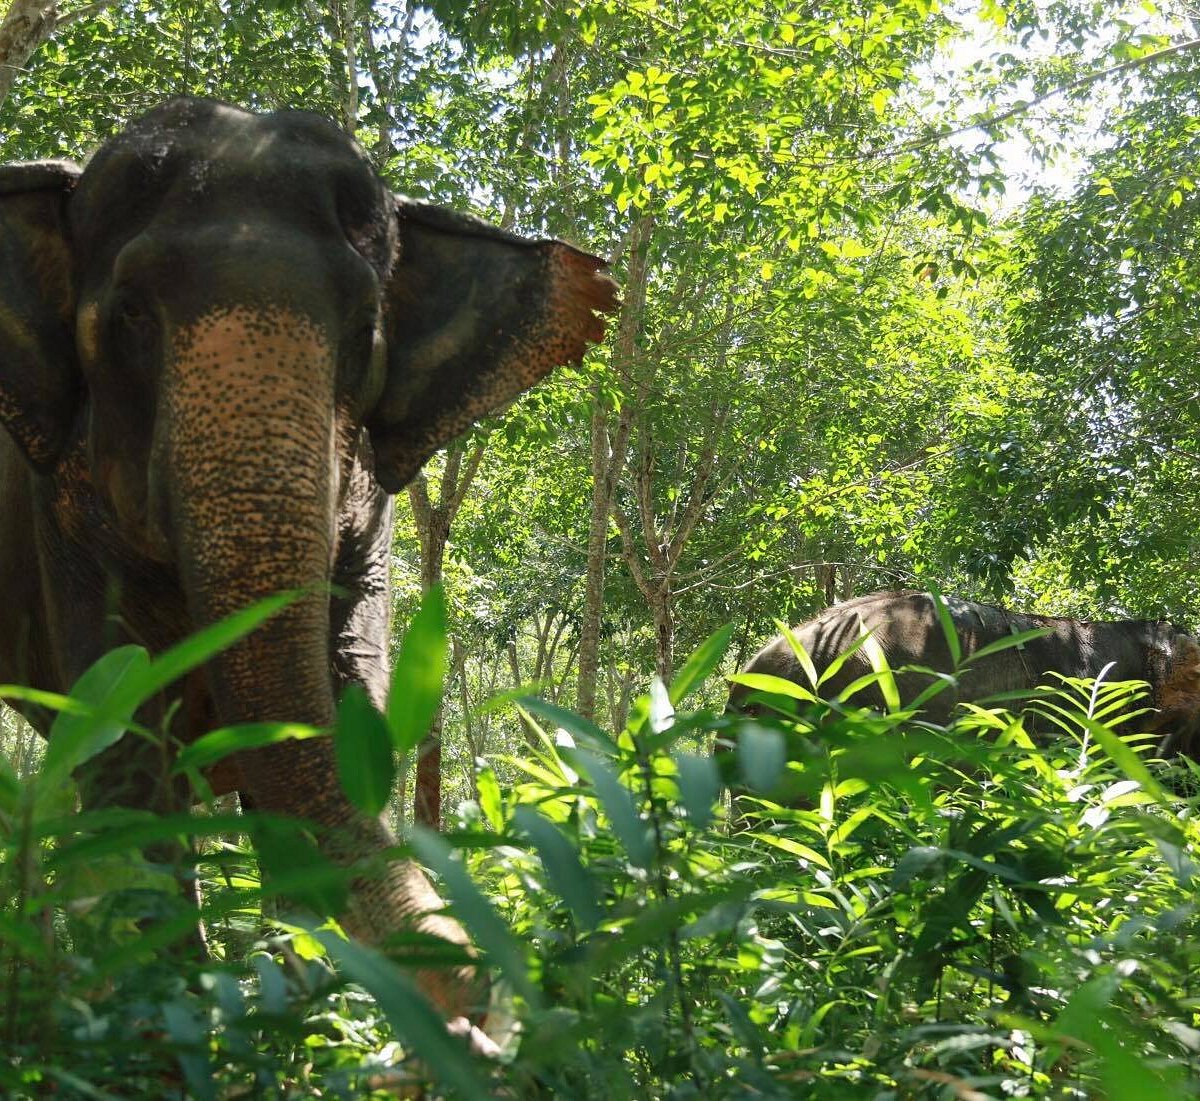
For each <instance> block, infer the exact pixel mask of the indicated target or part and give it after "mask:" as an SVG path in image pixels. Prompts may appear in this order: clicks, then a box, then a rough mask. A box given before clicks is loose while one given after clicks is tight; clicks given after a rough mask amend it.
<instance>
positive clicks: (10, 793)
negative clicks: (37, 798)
mask: <svg viewBox="0 0 1200 1101" xmlns="http://www.w3.org/2000/svg"><path fill="white" fill-rule="evenodd" d="M20 798H21V785H20V784H19V783H18V781H17V773H16V770H15V769H14V768H13V767H12V765H10V764H9V763H8V758H7V757H5V756H3V754H0V815H7V816H11V815H13V814H15V813H16V810H17V804H18V803H19V802H20Z"/></svg>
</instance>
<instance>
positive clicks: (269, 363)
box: [0, 99, 615, 1008]
mask: <svg viewBox="0 0 1200 1101" xmlns="http://www.w3.org/2000/svg"><path fill="white" fill-rule="evenodd" d="M602 267H603V263H602V262H601V261H599V260H598V259H596V258H595V257H592V256H589V255H587V254H585V253H582V252H579V251H578V250H576V249H573V248H571V247H570V246H568V245H565V244H563V243H562V242H558V241H538V242H530V241H525V240H523V239H521V238H518V237H515V236H513V235H511V234H508V233H505V232H502V231H500V230H498V229H495V228H493V227H491V226H488V225H486V224H485V223H483V222H479V221H476V220H475V219H472V218H468V217H465V216H462V215H458V214H455V213H451V212H449V211H445V210H441V209H437V208H434V207H431V206H428V205H425V204H422V203H418V202H414V201H410V200H407V199H404V198H401V197H398V196H396V195H394V194H393V193H392V192H391V191H390V190H389V189H388V188H387V187H386V186H385V185H384V184H383V183H382V181H381V180H380V179H379V177H378V176H377V175H376V174H375V173H374V171H373V170H372V169H371V167H370V166H369V164H368V163H367V161H366V159H365V157H364V156H363V154H362V153H361V151H359V150H358V148H357V147H356V146H355V145H354V143H353V142H352V141H351V140H349V139H348V138H347V137H346V136H345V135H344V134H343V133H342V132H341V131H339V130H338V129H337V128H336V127H334V126H333V125H332V124H330V123H328V122H326V121H325V120H323V119H321V118H318V117H316V116H313V115H310V114H306V113H300V112H280V113H277V114H272V115H256V114H251V113H248V112H245V111H242V110H239V109H236V108H233V107H230V106H227V105H224V104H220V103H216V102H211V101H203V100H192V99H180V100H172V101H170V102H168V103H166V104H164V105H163V106H161V107H159V108H158V109H156V110H154V111H152V112H151V113H150V114H148V115H146V116H144V117H143V118H141V119H139V120H137V121H135V122H133V123H132V124H130V125H129V126H128V127H127V128H126V129H125V130H124V131H123V132H121V133H120V134H118V135H117V136H116V137H114V138H113V139H111V140H110V141H109V142H107V143H106V144H105V145H104V146H102V147H101V148H100V150H99V151H98V152H97V153H96V154H95V156H94V157H93V158H92V159H91V161H90V162H89V163H88V165H87V167H86V168H85V169H82V170H81V169H79V168H78V167H77V166H75V165H74V164H71V163H69V162H39V163H35V164H28V165H14V166H8V167H6V168H0V422H3V424H4V425H5V426H6V427H7V429H8V431H9V433H10V434H11V436H12V437H13V439H14V440H15V441H16V442H17V444H18V445H19V447H20V449H21V450H22V451H23V452H24V455H25V457H26V458H27V460H28V463H29V464H30V466H31V467H32V468H33V469H35V470H36V471H37V472H39V473H38V474H37V475H36V476H35V477H38V478H41V479H42V480H43V482H44V483H46V484H48V485H53V486H54V487H55V489H54V491H53V492H52V493H49V496H50V497H52V498H53V500H54V502H56V503H55V508H56V509H57V510H58V512H57V513H56V518H57V521H58V528H60V529H62V530H63V531H65V532H66V535H65V536H64V538H66V539H70V538H71V537H72V532H74V543H73V546H74V547H75V549H76V550H78V548H79V547H80V546H83V545H84V544H85V543H86V544H87V545H88V546H90V547H92V553H94V555H95V556H96V558H97V560H98V561H99V563H100V566H101V568H102V570H103V571H105V572H107V574H108V575H109V576H110V577H112V576H118V577H120V578H123V579H124V583H125V584H126V587H127V588H128V589H129V590H130V592H132V593H133V596H132V597H131V598H130V599H128V600H127V601H126V604H127V605H131V604H134V605H135V604H136V601H137V594H136V589H137V580H136V578H137V576H139V574H138V571H139V570H142V571H143V572H154V571H157V572H158V574H160V575H165V576H169V577H171V578H173V579H174V582H175V584H177V586H178V592H179V602H180V606H181V607H183V608H185V609H186V619H187V622H186V623H184V624H181V628H184V629H192V628H195V627H199V626H202V625H204V624H207V623H210V622H212V621H214V620H216V619H218V618H220V617H222V616H225V615H227V614H229V613H231V612H233V611H235V610H237V609H239V608H241V607H244V606H246V605H247V604H249V603H251V602H253V601H255V600H257V599H259V598H261V597H264V596H266V595H268V594H270V593H273V592H277V591H279V590H283V589H306V590H307V591H309V592H310V593H312V594H313V595H311V596H308V597H306V598H305V599H302V600H301V601H300V602H298V603H297V604H295V605H293V606H292V607H290V608H289V609H288V610H287V611H286V612H285V613H283V614H281V615H279V616H277V617H276V618H275V619H273V620H272V621H270V622H269V623H268V624H267V625H266V626H264V627H263V628H260V629H259V630H258V631H257V632H256V633H254V634H253V635H251V636H250V637H249V638H247V639H246V640H245V641H243V642H242V643H241V644H239V645H238V646H236V647H234V648H233V649H231V650H230V651H228V652H227V653H226V654H225V655H223V656H222V657H221V658H220V659H219V660H217V661H215V662H214V663H213V664H212V665H211V667H210V668H209V669H208V671H207V676H208V692H209V696H210V698H211V711H212V713H213V715H214V717H215V719H216V720H217V721H219V722H220V723H221V724H234V723H242V722H257V721H270V720H282V719H289V720H297V721H303V722H308V723H312V724H316V725H328V724H329V723H331V721H332V719H333V715H334V704H335V701H334V692H335V687H334V682H333V680H332V679H331V675H330V637H331V624H330V600H329V597H328V596H327V595H325V594H327V592H328V586H329V583H330V582H331V580H332V581H334V582H337V581H338V580H339V578H338V576H337V568H338V567H337V564H338V563H339V562H340V561H343V560H344V559H345V558H346V556H347V553H348V552H347V541H348V540H355V539H357V540H358V541H359V543H363V542H364V541H366V542H371V544H372V546H373V547H374V548H375V550H374V551H373V552H372V553H375V554H381V555H382V556H383V558H384V561H383V563H382V573H383V576H384V578H385V579H386V570H387V563H386V554H387V549H386V548H387V544H388V537H387V530H386V527H387V522H386V518H387V511H386V507H385V506H381V505H380V501H382V500H384V498H385V494H386V493H393V492H395V491H397V490H398V489H400V488H401V487H402V486H403V485H404V484H405V483H406V482H407V481H408V480H409V479H410V478H411V477H412V476H413V475H414V474H415V473H416V471H417V470H418V468H419V467H420V466H421V464H422V463H423V462H424V461H425V460H426V459H428V458H429V456H430V455H431V454H432V453H433V452H434V451H435V450H436V449H438V448H439V447H441V446H443V445H444V444H445V443H447V442H448V441H449V440H450V439H452V438H453V437H454V436H455V435H457V434H459V433H460V432H462V431H463V430H464V429H465V428H466V427H467V426H468V425H469V424H471V423H472V422H473V421H474V420H476V419H477V418H479V417H480V416H481V415H483V414H485V413H487V412H489V411H491V410H494V409H496V408H497V407H498V406H500V405H502V404H503V403H505V402H507V401H509V400H510V399H512V398H513V397H515V396H516V395H517V394H519V393H521V392H522V391H523V390H525V389H527V388H528V387H529V386H531V385H532V384H534V383H535V382H536V381H537V380H538V379H540V378H541V377H543V376H544V375H545V374H546V373H547V372H549V371H550V370H551V369H553V368H554V367H555V366H556V365H558V364H562V363H565V362H568V361H572V360H578V359H579V358H580V356H581V355H582V353H583V351H584V349H585V348H586V346H587V345H588V343H589V342H592V341H597V340H599V339H600V338H601V336H602V335H603V322H602V321H601V319H600V317H599V316H598V315H599V314H600V313H603V312H605V311H610V310H611V309H612V308H613V306H614V301H615V298H614V287H613V284H612V283H611V282H610V281H609V280H608V279H607V278H606V277H605V276H604V275H602V274H600V272H601V269H602ZM364 487H365V488H364ZM351 498H354V502H353V503H348V502H351ZM364 502H365V504H364ZM354 509H357V510H359V512H361V513H362V514H363V515H364V516H366V519H365V520H362V521H361V522H359V520H361V517H359V520H356V517H355V516H348V511H353V510H354ZM356 524H357V527H356ZM379 548H382V550H380V549H379ZM360 551H361V548H358V550H355V551H354V553H359V552H360ZM351 557H353V553H352V554H351ZM376 565H378V563H376ZM377 572H378V571H377ZM384 583H385V582H384ZM126 595H127V596H128V595H129V594H128V593H127V594H126ZM147 599H149V598H147ZM128 614H130V615H136V614H137V609H136V607H135V608H134V610H133V611H132V612H129V613H128ZM91 656H94V655H91ZM240 766H241V773H242V776H243V782H244V786H245V788H246V790H247V791H248V792H249V794H250V795H251V796H252V797H253V799H254V802H255V804H256V805H257V806H259V807H262V808H263V809H269V810H274V811H279V812H284V813H290V814H294V815H298V816H301V817H304V818H306V819H309V820H312V821H316V822H317V823H319V824H320V825H321V826H323V827H324V828H325V829H326V830H327V831H330V836H331V837H332V840H331V841H330V845H331V846H332V849H333V851H334V852H335V854H336V855H338V856H339V857H340V858H341V859H343V860H344V861H346V862H357V861H360V860H362V859H364V858H366V857H369V856H371V855H373V854H376V853H378V851H379V850H381V849H382V848H385V847H386V846H387V845H388V844H389V843H390V841H391V838H390V835H389V834H388V833H387V831H386V829H385V828H384V827H383V825H382V824H381V823H380V822H377V821H375V820H374V819H368V818H365V817H364V816H362V815H360V814H358V813H357V812H355V811H354V809H353V808H352V807H351V806H350V805H349V804H348V803H347V801H346V800H345V798H344V796H343V795H342V794H341V792H340V791H339V790H338V787H337V782H336V778H335V776H336V773H335V769H334V768H333V763H332V755H331V750H330V747H329V745H328V742H327V740H323V739H315V740H310V741H305V742H301V743H296V744H290V745H288V746H286V747H275V748H271V749H267V750H257V751H254V752H252V753H247V754H245V755H244V758H243V759H242V760H241V761H240ZM354 898H355V901H354V902H353V903H352V905H351V908H350V912H349V913H348V914H347V915H346V923H347V924H348V925H349V926H350V927H351V928H352V929H354V930H355V931H357V932H359V933H360V934H363V935H365V936H367V937H369V938H375V939H378V938H381V937H383V936H385V935H386V934H387V933H388V932H390V931H392V930H394V929H396V928H397V927H400V926H403V925H405V924H406V923H407V924H413V923H414V922H416V923H417V924H420V920H418V919H421V918H422V915H425V914H426V913H427V911H430V910H432V909H436V908H437V907H438V900H437V899H436V896H435V895H433V893H432V890H431V889H430V887H429V885H428V884H427V883H426V882H425V880H424V878H423V877H422V876H421V875H420V873H419V872H417V871H416V870H415V869H414V868H413V867H411V866H410V865H405V864H393V865H392V866H391V867H390V869H389V870H388V872H387V873H386V874H385V875H383V876H382V878H377V879H375V880H372V881H371V882H369V883H368V882H364V883H363V884H361V885H360V887H359V889H358V890H357V891H356V892H355V894H354ZM430 921H431V922H432V923H433V924H432V926H430V927H437V923H436V921H435V920H434V919H430ZM426 924H428V923H426ZM441 928H442V929H443V931H446V932H447V933H448V935H451V936H457V934H456V933H455V931H454V930H453V929H452V928H451V927H449V926H443V927H441ZM435 993H436V992H435ZM443 1001H444V1003H445V1004H447V1006H448V1007H450V1008H452V1007H453V1005H452V1003H453V1002H454V999H453V997H452V996H450V995H446V997H445V998H443Z"/></svg>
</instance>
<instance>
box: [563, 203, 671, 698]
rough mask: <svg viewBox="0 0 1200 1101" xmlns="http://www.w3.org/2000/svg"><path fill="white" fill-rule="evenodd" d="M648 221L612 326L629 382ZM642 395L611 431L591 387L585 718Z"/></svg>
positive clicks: (599, 394) (638, 227) (639, 233)
mask: <svg viewBox="0 0 1200 1101" xmlns="http://www.w3.org/2000/svg"><path fill="white" fill-rule="evenodd" d="M653 229H654V220H653V218H652V217H651V216H650V215H649V214H642V215H640V216H639V217H638V218H637V220H636V221H635V222H634V223H633V226H632V228H631V230H630V234H629V270H628V275H627V278H626V281H625V298H624V301H623V303H622V306H621V316H620V319H619V320H618V323H617V338H616V345H615V349H614V360H615V363H616V364H617V366H618V367H619V368H620V369H622V370H623V371H624V373H625V374H626V377H634V370H633V368H634V366H635V364H636V362H637V338H638V335H639V333H640V332H641V330H642V323H643V315H644V313H645V309H646V283H647V279H648V276H649V263H648V256H649V251H650V237H651V234H652V232H653ZM642 396H643V395H641V394H638V395H636V396H635V395H629V397H628V399H627V400H626V401H625V403H624V405H623V406H622V409H621V412H620V415H619V416H618V418H617V423H616V426H615V428H614V427H613V426H612V424H611V422H610V419H609V413H608V410H606V409H605V407H604V397H603V386H602V385H601V382H600V380H599V379H597V380H596V382H595V384H594V385H593V387H592V507H591V516H590V519H589V522H588V539H587V571H586V575H585V580H584V597H583V620H582V623H581V625H580V631H579V681H578V685H579V687H578V690H577V693H576V703H575V706H576V709H577V710H578V711H579V713H580V714H581V715H584V716H586V717H587V718H591V717H592V716H593V715H595V713H596V679H597V675H598V673H599V669H600V621H601V618H602V616H603V613H604V568H605V556H606V554H607V548H608V522H609V517H610V514H611V512H612V503H613V495H614V493H615V492H616V488H617V481H618V479H619V478H620V477H621V472H622V471H623V470H624V469H625V460H626V455H627V452H628V447H629V431H630V428H631V425H632V418H633V407H634V405H635V404H636V402H637V399H638V398H640V397H642Z"/></svg>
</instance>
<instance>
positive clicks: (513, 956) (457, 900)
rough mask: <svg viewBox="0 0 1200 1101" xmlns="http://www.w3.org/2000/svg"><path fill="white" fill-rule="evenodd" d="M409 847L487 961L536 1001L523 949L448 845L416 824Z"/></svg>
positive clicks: (536, 994)
mask: <svg viewBox="0 0 1200 1101" xmlns="http://www.w3.org/2000/svg"><path fill="white" fill-rule="evenodd" d="M412 848H413V851H414V852H415V853H416V854H417V856H418V857H420V859H421V861H422V862H423V863H424V864H425V865H426V866H427V867H429V868H431V869H432V870H433V871H435V872H436V873H437V875H438V878H439V879H440V880H441V882H442V886H443V887H444V888H445V890H446V893H447V894H448V895H449V896H450V898H451V900H452V901H453V903H454V912H455V915H456V916H457V917H458V919H459V920H460V921H461V922H462V923H463V925H465V926H466V928H467V929H468V930H469V931H470V933H471V936H472V939H473V941H474V942H475V944H477V945H478V946H479V947H480V948H481V949H483V951H484V952H486V953H487V957H488V961H489V963H491V964H492V965H493V966H495V967H498V968H499V969H500V971H501V972H502V973H503V974H504V976H505V978H507V979H508V981H509V982H510V983H512V985H513V989H514V990H516V991H517V992H518V993H519V994H520V995H521V996H522V997H524V998H525V999H527V1000H528V1001H529V1002H530V1003H532V1004H533V1005H540V1004H541V994H540V992H539V991H538V989H537V987H535V986H534V985H533V983H532V982H530V981H529V973H528V969H527V967H526V963H525V952H524V949H523V948H522V947H521V945H520V943H519V942H518V941H517V939H516V938H515V937H514V936H513V935H512V932H511V931H510V930H509V928H508V925H507V923H506V922H504V921H503V920H502V919H501V917H500V915H499V914H497V913H496V910H495V908H494V907H493V906H492V904H491V903H490V902H489V901H488V900H487V898H486V897H485V895H484V894H483V892H482V891H481V890H480V889H479V888H478V887H477V886H476V885H475V882H474V881H473V880H472V879H471V877H470V876H469V875H468V874H467V870H466V868H464V867H463V866H462V864H461V863H460V862H459V861H457V860H455V859H454V857H453V855H452V852H451V849H450V846H449V845H447V844H446V842H445V841H444V840H443V839H442V838H441V837H439V836H438V835H437V834H436V833H433V832H431V831H430V830H426V829H422V828H420V827H417V828H415V829H414V830H413V835H412Z"/></svg>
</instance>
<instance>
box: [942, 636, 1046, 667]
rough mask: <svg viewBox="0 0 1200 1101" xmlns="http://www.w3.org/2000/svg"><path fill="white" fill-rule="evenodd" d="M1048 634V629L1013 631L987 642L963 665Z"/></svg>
mask: <svg viewBox="0 0 1200 1101" xmlns="http://www.w3.org/2000/svg"><path fill="white" fill-rule="evenodd" d="M1048 634H1050V628H1049V627H1038V628H1036V629H1035V630H1032V631H1014V632H1013V633H1012V634H1011V635H1005V636H1004V637H1003V638H998V639H996V641H995V642H989V643H988V644H987V645H986V646H981V647H980V648H979V649H978V650H976V651H975V653H973V654H972V655H971V656H970V657H969V658H967V660H966V661H965V662H964V663H963V664H964V665H970V664H972V663H973V662H976V661H978V660H979V659H980V658H985V657H987V656H988V655H989V654H998V653H1000V651H1001V650H1011V649H1013V648H1014V647H1020V646H1024V645H1025V643H1027V642H1028V641H1029V640H1030V639H1034V638H1044V637H1045V636H1046V635H1048Z"/></svg>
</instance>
